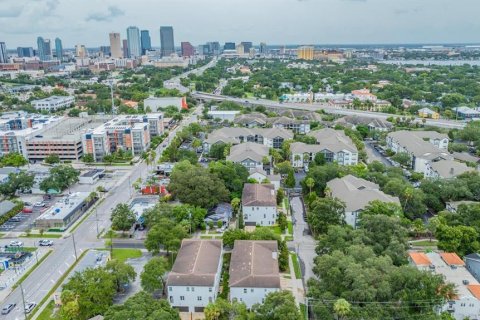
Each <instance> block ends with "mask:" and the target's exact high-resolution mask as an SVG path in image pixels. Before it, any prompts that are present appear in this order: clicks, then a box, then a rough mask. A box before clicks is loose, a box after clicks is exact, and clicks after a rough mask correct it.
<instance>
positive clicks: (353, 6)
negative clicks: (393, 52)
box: [0, 0, 480, 48]
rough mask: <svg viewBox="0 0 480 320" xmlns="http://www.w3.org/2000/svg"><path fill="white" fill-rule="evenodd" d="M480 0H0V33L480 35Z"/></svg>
mask: <svg viewBox="0 0 480 320" xmlns="http://www.w3.org/2000/svg"><path fill="white" fill-rule="evenodd" d="M479 12H480V1H479V0H128V1H127V0H103V1H102V0H84V1H78V0H0V41H5V42H6V44H7V47H8V48H15V47H17V46H34V47H35V46H36V37H37V36H39V35H41V36H43V37H45V38H51V39H54V38H55V37H60V38H61V39H62V40H63V42H64V46H65V47H73V46H74V45H75V44H85V45H86V46H87V47H94V46H100V45H108V33H109V32H111V31H116V32H120V33H121V34H122V37H125V36H126V31H125V30H126V28H127V27H128V26H129V25H136V26H138V27H139V28H140V29H148V30H150V34H151V37H152V44H153V46H159V43H160V39H159V27H160V26H161V25H172V26H173V27H174V30H175V42H176V45H177V46H178V45H179V44H180V41H190V42H191V43H192V44H194V45H197V44H201V43H204V42H206V41H219V42H221V43H223V42H225V41H234V42H240V41H253V42H254V43H256V44H258V43H259V42H261V41H265V42H267V43H268V44H327V43H328V44H342V43H355V44H362V43H368V44H371V43H458V42H468V43H480V19H479V18H478V13H479Z"/></svg>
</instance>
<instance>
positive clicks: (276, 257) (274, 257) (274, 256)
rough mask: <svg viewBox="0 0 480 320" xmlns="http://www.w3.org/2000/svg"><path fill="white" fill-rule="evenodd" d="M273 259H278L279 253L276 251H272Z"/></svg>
mask: <svg viewBox="0 0 480 320" xmlns="http://www.w3.org/2000/svg"><path fill="white" fill-rule="evenodd" d="M272 259H274V260H277V259H278V254H277V252H276V251H274V252H272Z"/></svg>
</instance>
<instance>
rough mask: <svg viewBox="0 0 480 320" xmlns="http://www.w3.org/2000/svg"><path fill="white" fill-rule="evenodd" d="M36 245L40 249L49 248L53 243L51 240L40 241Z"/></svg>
mask: <svg viewBox="0 0 480 320" xmlns="http://www.w3.org/2000/svg"><path fill="white" fill-rule="evenodd" d="M38 245H39V246H40V247H51V246H53V241H52V240H45V239H44V240H40V241H38Z"/></svg>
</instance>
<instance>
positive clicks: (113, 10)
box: [85, 6, 125, 21]
mask: <svg viewBox="0 0 480 320" xmlns="http://www.w3.org/2000/svg"><path fill="white" fill-rule="evenodd" d="M124 14H125V12H124V11H123V10H122V9H120V8H118V7H116V6H110V7H108V8H107V12H105V13H92V14H90V15H88V16H87V18H86V19H85V20H86V21H111V20H112V19H113V18H116V17H119V16H123V15H124Z"/></svg>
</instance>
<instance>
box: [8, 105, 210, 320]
mask: <svg viewBox="0 0 480 320" xmlns="http://www.w3.org/2000/svg"><path fill="white" fill-rule="evenodd" d="M202 109H203V106H202V105H199V106H198V107H197V109H195V111H194V112H193V114H192V115H191V116H190V117H189V118H187V119H185V120H183V121H182V122H181V123H180V124H179V126H177V127H176V128H175V129H173V130H172V131H171V132H170V133H169V135H168V137H167V138H166V139H165V142H164V143H162V144H160V145H159V146H158V148H157V149H156V152H157V159H158V158H159V157H160V155H161V153H162V151H163V149H164V147H163V145H166V146H167V145H168V144H169V143H170V142H171V141H172V139H173V137H174V136H175V135H176V133H177V132H178V131H179V130H181V129H182V128H183V127H184V126H186V125H188V124H190V123H192V122H195V121H197V118H198V115H200V114H201V112H202ZM148 170H149V168H148V166H147V165H146V164H145V162H140V163H137V164H136V165H135V166H134V167H133V168H132V169H131V170H130V171H129V172H128V173H127V174H126V175H125V176H124V177H122V178H121V180H120V181H119V182H118V183H117V185H116V186H115V187H113V188H112V189H111V190H109V191H108V193H107V194H106V195H105V197H104V200H103V201H102V202H101V203H100V204H99V205H98V206H97V209H96V212H94V213H92V214H91V215H90V216H89V217H88V218H87V219H86V220H85V221H84V222H83V223H81V224H80V226H79V227H78V228H77V229H76V230H75V231H74V232H73V233H71V234H67V235H66V236H65V238H64V239H58V240H54V242H55V244H54V246H53V252H52V253H51V254H50V255H49V256H48V257H47V258H46V259H45V261H44V262H43V263H42V264H40V265H39V266H38V267H37V268H36V269H35V270H34V271H33V272H32V273H31V274H30V275H29V276H28V277H27V278H26V279H25V281H23V283H22V286H23V290H24V296H25V302H36V303H40V301H41V300H42V299H43V298H44V297H45V295H46V294H47V293H48V292H49V291H50V290H51V289H52V288H53V287H54V285H55V284H56V283H57V281H58V280H59V279H60V277H61V276H62V275H63V274H64V273H65V272H66V271H67V270H68V268H69V267H70V266H71V265H72V264H73V263H75V260H76V257H78V256H80V254H81V253H82V252H83V251H85V250H87V249H92V248H103V247H104V242H103V239H97V223H98V230H103V229H105V230H107V229H108V228H109V227H110V213H111V210H112V209H113V208H114V207H115V206H116V205H117V204H119V203H125V202H127V201H128V200H129V199H130V198H131V197H132V194H133V191H132V182H134V181H135V180H137V179H138V178H141V177H143V178H145V177H146V176H147V174H148ZM92 191H93V190H92ZM97 220H98V221H97ZM3 303H4V305H5V304H8V303H15V304H16V305H17V307H16V308H15V309H14V310H12V311H11V312H10V314H8V315H6V316H0V319H8V320H18V319H24V314H23V304H22V295H21V291H20V287H17V288H16V289H15V290H13V291H12V292H11V293H10V295H9V296H8V297H7V298H6V299H5V301H3ZM37 315H38V313H37Z"/></svg>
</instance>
